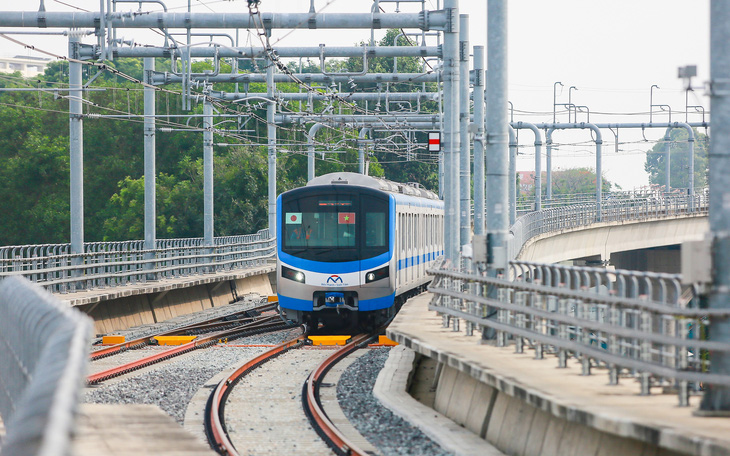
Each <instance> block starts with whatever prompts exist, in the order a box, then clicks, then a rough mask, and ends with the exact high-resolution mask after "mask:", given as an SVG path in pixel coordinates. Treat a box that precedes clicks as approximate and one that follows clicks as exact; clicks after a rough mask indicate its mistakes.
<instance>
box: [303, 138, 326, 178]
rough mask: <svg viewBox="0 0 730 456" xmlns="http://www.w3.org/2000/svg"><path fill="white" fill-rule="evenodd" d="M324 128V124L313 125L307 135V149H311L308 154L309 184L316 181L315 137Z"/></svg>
mask: <svg viewBox="0 0 730 456" xmlns="http://www.w3.org/2000/svg"><path fill="white" fill-rule="evenodd" d="M322 127H324V124H321V123H316V124H314V125H312V128H310V129H309V134H308V135H307V148H308V149H309V150H308V152H307V182H309V181H311V180H312V179H314V136H315V135H316V134H317V132H318V131H319V130H320V129H321V128H322Z"/></svg>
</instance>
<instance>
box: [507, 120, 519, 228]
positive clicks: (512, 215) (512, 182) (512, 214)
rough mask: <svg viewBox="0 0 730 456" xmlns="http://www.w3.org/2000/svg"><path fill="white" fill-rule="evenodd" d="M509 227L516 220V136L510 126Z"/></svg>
mask: <svg viewBox="0 0 730 456" xmlns="http://www.w3.org/2000/svg"><path fill="white" fill-rule="evenodd" d="M507 175H508V176H509V180H508V181H509V184H508V185H509V225H510V226H512V225H514V224H515V220H517V135H516V134H515V129H514V128H512V126H510V127H509V172H508V173H507Z"/></svg>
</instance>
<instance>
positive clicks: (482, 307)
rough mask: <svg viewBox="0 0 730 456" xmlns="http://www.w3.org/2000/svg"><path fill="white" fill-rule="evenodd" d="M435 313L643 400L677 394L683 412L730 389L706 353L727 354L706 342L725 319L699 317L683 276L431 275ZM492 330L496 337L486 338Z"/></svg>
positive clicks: (592, 272) (560, 270)
mask: <svg viewBox="0 0 730 456" xmlns="http://www.w3.org/2000/svg"><path fill="white" fill-rule="evenodd" d="M429 273H430V274H433V275H434V280H433V282H432V283H431V285H430V286H429V291H431V292H432V293H434V297H433V300H432V302H431V304H430V306H429V309H430V310H434V311H436V312H438V313H439V314H441V315H442V316H443V318H444V326H445V327H448V326H449V325H452V326H453V328H454V330H459V320H465V321H466V326H467V327H466V332H467V334H468V335H471V334H472V332H473V331H474V330H479V331H486V333H487V334H488V333H489V331H493V332H494V333H495V334H494V337H495V338H496V343H497V345H499V346H506V345H507V344H514V346H515V351H516V352H518V353H522V352H523V351H524V349H525V348H530V349H532V350H534V351H535V358H536V359H541V358H543V357H544V356H545V355H546V354H553V355H555V356H557V359H558V365H559V367H566V363H567V360H568V358H570V357H574V358H576V359H578V360H580V362H581V363H582V369H583V373H584V374H586V375H588V374H590V373H591V368H594V367H601V368H605V369H606V371H607V373H608V376H609V381H610V383H611V384H617V383H618V381H619V378H623V377H625V376H626V375H630V376H633V377H635V378H637V379H638V380H639V381H640V384H641V392H642V394H649V393H650V387H652V386H663V387H667V388H676V390H677V392H678V395H679V403H680V405H684V406H686V405H688V404H689V400H688V397H689V393H690V390H691V389H698V388H699V385H700V384H704V385H708V384H715V385H724V386H730V376H728V375H720V374H713V373H711V371H710V368H711V365H710V363H709V361H708V360H707V356H706V354H707V352H708V351H709V350H717V351H723V352H728V351H730V345H728V344H723V343H718V342H712V341H708V340H703V337H704V334H703V332H704V328H705V323H706V319H707V318H709V317H727V316H730V309H728V310H724V309H723V310H722V311H720V310H709V309H700V308H698V305H697V303H696V302H695V301H696V299H694V298H695V293H694V291H693V289H692V288H684V289H683V288H682V287H681V285H680V281H679V275H676V274H658V273H647V272H634V271H608V270H606V269H602V268H583V267H568V266H558V265H550V264H539V263H526V262H511V263H510V275H511V276H512V277H514V280H507V279H504V278H501V277H498V278H495V277H487V276H485V275H483V274H474V273H464V272H458V271H453V270H447V269H443V268H441V269H432V270H429ZM488 328H489V329H488Z"/></svg>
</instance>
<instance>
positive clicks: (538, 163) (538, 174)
mask: <svg viewBox="0 0 730 456" xmlns="http://www.w3.org/2000/svg"><path fill="white" fill-rule="evenodd" d="M511 126H512V127H514V128H516V129H521V128H528V129H530V130H531V131H532V134H533V135H535V143H534V144H535V210H536V211H539V210H541V209H542V139H541V137H540V130H539V129H538V128H537V127H536V126H535V125H534V124H531V123H529V122H515V123H514V124H512V125H511Z"/></svg>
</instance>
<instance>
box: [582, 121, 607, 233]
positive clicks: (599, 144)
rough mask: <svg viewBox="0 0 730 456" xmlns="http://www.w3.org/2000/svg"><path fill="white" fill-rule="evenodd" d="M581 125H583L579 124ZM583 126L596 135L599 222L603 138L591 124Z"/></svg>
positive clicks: (597, 214) (599, 217) (598, 216)
mask: <svg viewBox="0 0 730 456" xmlns="http://www.w3.org/2000/svg"><path fill="white" fill-rule="evenodd" d="M581 125H583V123H581ZM585 125H586V126H587V127H588V128H590V129H591V130H593V132H594V133H595V134H596V221H599V222H600V221H601V209H602V203H601V201H602V199H603V196H602V193H603V158H602V156H601V147H602V146H603V136H602V135H601V130H600V129H599V128H598V127H597V126H596V125H593V124H591V123H585Z"/></svg>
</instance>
